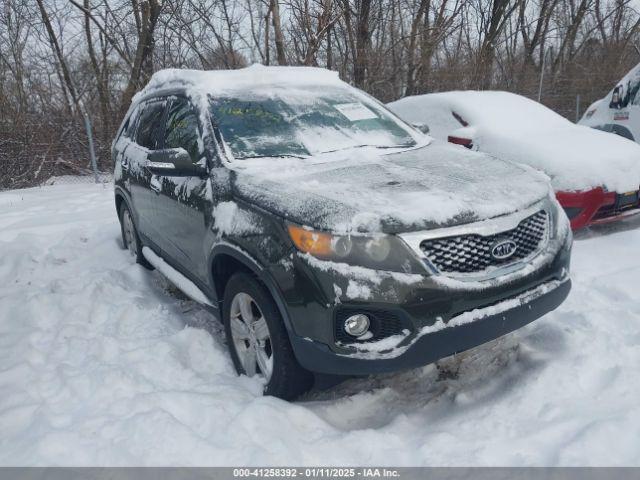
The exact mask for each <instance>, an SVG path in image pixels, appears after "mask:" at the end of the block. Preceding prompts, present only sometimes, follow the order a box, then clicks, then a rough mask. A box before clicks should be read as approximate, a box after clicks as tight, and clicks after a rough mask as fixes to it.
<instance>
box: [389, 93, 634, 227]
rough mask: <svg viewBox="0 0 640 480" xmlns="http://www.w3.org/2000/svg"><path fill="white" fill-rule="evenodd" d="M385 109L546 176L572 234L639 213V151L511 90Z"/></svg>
mask: <svg viewBox="0 0 640 480" xmlns="http://www.w3.org/2000/svg"><path fill="white" fill-rule="evenodd" d="M388 107H389V108H390V109H391V110H392V111H394V112H395V113H396V114H398V115H399V116H400V117H402V118H403V119H405V120H406V121H408V122H410V123H413V124H423V125H428V127H429V129H430V133H431V135H432V136H433V137H435V138H438V139H441V140H446V141H449V142H451V143H455V144H459V145H461V146H462V147H466V148H470V149H474V150H480V151H483V152H485V153H489V154H491V155H495V156H497V157H499V158H502V159H505V160H511V161H514V162H518V163H522V164H525V165H528V166H530V167H532V168H535V169H537V170H541V171H543V172H545V173H546V174H547V175H548V176H549V177H550V179H551V183H552V185H553V187H554V190H555V191H556V196H557V198H558V201H559V202H560V204H561V205H562V207H563V208H564V210H565V212H566V214H567V216H568V217H569V219H570V220H571V227H572V228H573V229H574V230H577V229H579V228H582V227H585V226H587V225H593V224H598V223H604V222H611V221H615V220H619V219H621V218H624V217H627V216H630V215H634V214H638V213H640V194H639V190H640V145H638V144H636V143H635V142H632V141H630V140H628V139H626V138H622V137H620V136H617V135H613V134H611V133H606V132H603V131H599V130H595V129H591V128H588V127H585V126H581V125H575V124H573V123H571V122H570V121H568V120H567V119H565V118H564V117H561V116H560V115H558V114H557V113H555V112H553V111H552V110H550V109H548V108H547V107H545V106H543V105H541V104H540V103H537V102H534V101H533V100H529V99H527V98H525V97H522V96H519V95H515V94H512V93H508V92H496V91H485V92H476V91H462V92H446V93H434V94H427V95H418V96H414V97H407V98H403V99H401V100H398V101H396V102H392V103H390V104H389V105H388Z"/></svg>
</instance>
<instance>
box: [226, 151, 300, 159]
mask: <svg viewBox="0 0 640 480" xmlns="http://www.w3.org/2000/svg"><path fill="white" fill-rule="evenodd" d="M251 158H299V159H301V160H304V159H306V158H309V155H293V154H288V153H284V154H279V155H249V156H246V157H236V159H237V160H249V159H251Z"/></svg>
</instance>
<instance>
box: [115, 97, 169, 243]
mask: <svg viewBox="0 0 640 480" xmlns="http://www.w3.org/2000/svg"><path fill="white" fill-rule="evenodd" d="M166 106H167V100H166V99H164V98H160V99H154V100H151V101H149V102H146V103H144V104H142V105H141V106H140V115H139V118H138V122H137V128H136V131H135V136H134V137H135V141H134V142H133V143H132V144H131V145H129V146H128V147H127V149H126V151H125V158H124V159H123V160H124V163H123V168H125V165H126V168H127V170H128V172H129V179H130V183H129V186H128V187H129V192H130V194H131V200H132V202H133V208H134V210H135V212H134V215H135V216H136V221H137V228H138V231H139V232H140V233H141V234H142V235H144V236H145V237H147V238H148V239H150V240H151V241H152V242H154V243H156V239H157V237H158V231H157V228H156V227H155V222H154V217H155V203H156V202H157V198H158V195H159V194H160V182H159V179H158V177H157V176H156V175H154V174H152V173H151V172H149V170H147V168H146V164H147V162H148V161H150V160H151V159H153V156H154V153H157V151H158V150H159V149H160V147H161V141H162V133H163V131H164V119H165V116H166Z"/></svg>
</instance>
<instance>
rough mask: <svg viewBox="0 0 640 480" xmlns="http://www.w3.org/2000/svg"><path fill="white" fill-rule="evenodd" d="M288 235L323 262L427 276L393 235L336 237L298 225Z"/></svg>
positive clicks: (304, 251)
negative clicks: (328, 261)
mask: <svg viewBox="0 0 640 480" xmlns="http://www.w3.org/2000/svg"><path fill="white" fill-rule="evenodd" d="M288 232H289V236H290V237H291V240H292V241H293V243H294V245H295V246H296V248H297V249H298V250H300V251H301V252H303V253H309V254H311V255H313V256H314V257H317V258H320V259H322V260H331V261H334V262H342V263H348V264H350V265H359V266H362V267H366V268H372V269H374V270H386V271H391V272H402V273H421V274H424V273H426V270H425V267H424V265H423V264H422V262H421V261H420V260H419V259H418V258H416V256H415V255H414V254H413V253H412V252H411V251H410V250H409V249H408V247H407V246H406V245H405V243H404V242H403V241H402V240H400V239H399V238H396V237H394V236H393V235H382V234H381V235H377V236H361V235H333V234H330V233H327V232H319V231H316V230H311V229H309V228H305V227H300V226H298V225H289V226H288Z"/></svg>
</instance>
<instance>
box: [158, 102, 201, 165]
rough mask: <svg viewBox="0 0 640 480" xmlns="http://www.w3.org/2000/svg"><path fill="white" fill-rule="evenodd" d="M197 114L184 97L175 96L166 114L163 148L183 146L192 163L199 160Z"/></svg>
mask: <svg viewBox="0 0 640 480" xmlns="http://www.w3.org/2000/svg"><path fill="white" fill-rule="evenodd" d="M199 138H200V132H199V129H198V114H197V111H196V109H195V108H193V106H192V105H191V104H190V103H189V101H188V100H187V99H185V98H181V97H178V98H175V99H174V100H173V101H172V102H171V107H170V108H169V114H168V116H167V128H166V130H165V137H164V148H184V149H185V150H186V151H187V153H189V156H190V157H191V161H192V162H193V163H197V162H198V161H199V160H200V157H201V155H200V148H199V145H198V144H199V142H198V139H199Z"/></svg>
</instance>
